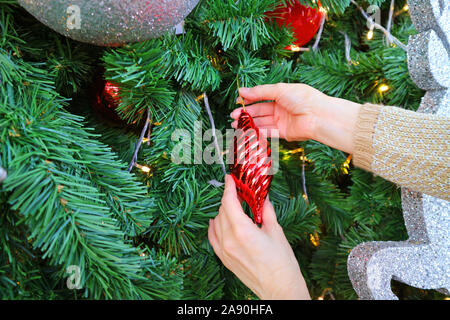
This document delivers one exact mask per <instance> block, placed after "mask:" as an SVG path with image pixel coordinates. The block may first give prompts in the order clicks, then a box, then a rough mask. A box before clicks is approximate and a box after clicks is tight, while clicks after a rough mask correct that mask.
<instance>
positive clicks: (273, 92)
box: [239, 84, 281, 103]
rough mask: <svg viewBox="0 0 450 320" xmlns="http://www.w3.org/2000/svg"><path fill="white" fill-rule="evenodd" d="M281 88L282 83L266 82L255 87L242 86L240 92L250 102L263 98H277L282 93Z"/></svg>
mask: <svg viewBox="0 0 450 320" xmlns="http://www.w3.org/2000/svg"><path fill="white" fill-rule="evenodd" d="M280 88H281V85H280V84H264V85H261V86H256V87H253V88H240V89H239V94H240V96H241V97H242V98H244V100H246V101H249V102H250V103H251V102H256V101H262V100H277V99H278V97H279V96H280V94H281V92H280Z"/></svg>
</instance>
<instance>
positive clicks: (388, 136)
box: [353, 104, 450, 200]
mask: <svg viewBox="0 0 450 320" xmlns="http://www.w3.org/2000/svg"><path fill="white" fill-rule="evenodd" d="M449 120H450V119H449V118H445V117H444V118H443V117H442V116H436V115H433V114H425V113H418V112H413V111H409V110H405V109H401V108H397V107H388V106H379V105H374V104H364V105H363V106H362V107H361V110H360V112H359V115H358V121H357V125H356V130H355V136H354V141H353V142H354V147H355V152H354V155H353V162H354V164H355V166H357V167H360V168H363V169H365V170H368V171H371V172H373V173H375V174H376V175H378V176H380V177H383V178H384V179H387V180H389V181H392V182H394V183H396V184H398V185H400V186H402V187H407V188H409V189H411V190H414V191H419V192H422V193H426V194H428V195H432V196H435V197H438V198H441V199H445V200H450V188H449V172H450V155H449V135H450V121H449Z"/></svg>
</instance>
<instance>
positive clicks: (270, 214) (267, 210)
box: [262, 195, 278, 230]
mask: <svg viewBox="0 0 450 320" xmlns="http://www.w3.org/2000/svg"><path fill="white" fill-rule="evenodd" d="M263 221H264V223H263V226H262V227H263V228H267V230H271V229H272V228H273V226H275V225H277V224H278V221H277V214H276V213H275V209H274V208H273V205H272V202H270V199H269V195H267V198H266V201H265V202H264V206H263Z"/></svg>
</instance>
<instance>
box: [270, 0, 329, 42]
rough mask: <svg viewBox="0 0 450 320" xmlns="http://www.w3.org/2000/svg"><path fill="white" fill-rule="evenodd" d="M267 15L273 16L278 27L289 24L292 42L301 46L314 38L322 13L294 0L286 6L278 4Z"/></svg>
mask: <svg viewBox="0 0 450 320" xmlns="http://www.w3.org/2000/svg"><path fill="white" fill-rule="evenodd" d="M319 8H321V5H320V3H319ZM267 15H268V16H269V17H273V18H274V19H275V21H276V22H277V24H278V26H279V27H280V28H283V27H287V26H289V25H290V26H291V28H292V30H293V32H294V36H295V39H296V41H295V42H294V44H295V45H297V46H299V47H301V46H303V45H305V44H307V43H308V42H309V41H311V39H312V38H314V36H315V35H316V33H317V31H318V30H319V28H320V23H321V21H322V17H323V15H324V13H323V12H322V11H320V9H314V8H311V7H307V6H304V5H302V4H300V3H299V2H298V0H296V1H295V2H294V3H288V4H287V6H284V5H280V6H278V7H277V8H276V9H275V10H274V11H269V12H268V13H267Z"/></svg>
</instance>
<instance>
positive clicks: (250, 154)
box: [230, 111, 273, 224]
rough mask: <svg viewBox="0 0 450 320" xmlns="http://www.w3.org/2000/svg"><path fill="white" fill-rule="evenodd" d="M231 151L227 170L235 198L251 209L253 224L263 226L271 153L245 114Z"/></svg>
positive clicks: (266, 142) (269, 181)
mask: <svg viewBox="0 0 450 320" xmlns="http://www.w3.org/2000/svg"><path fill="white" fill-rule="evenodd" d="M233 151H234V163H233V164H232V165H231V166H230V169H231V176H232V177H233V179H234V181H235V183H236V188H237V192H238V195H239V196H240V197H241V198H242V199H243V200H244V201H245V202H247V204H248V205H249V206H250V208H251V210H252V213H253V218H254V221H255V223H257V224H262V223H263V217H262V209H263V206H264V202H265V200H266V197H267V194H268V192H269V189H270V185H271V183H272V178H273V175H272V174H271V170H270V168H271V165H272V158H271V150H270V148H269V143H268V141H267V139H266V138H265V137H263V136H262V135H261V134H260V132H259V129H258V127H256V125H255V123H254V121H253V119H252V117H251V116H250V115H249V114H248V113H247V112H245V111H243V112H242V113H241V115H240V116H239V119H238V132H237V134H236V136H235V138H234V150H233Z"/></svg>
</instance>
